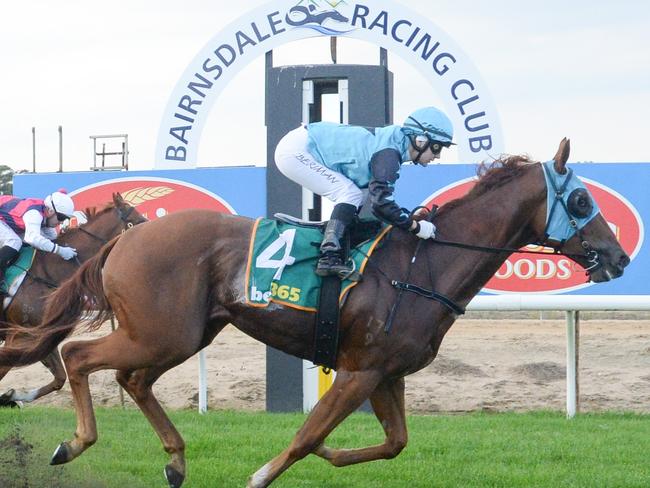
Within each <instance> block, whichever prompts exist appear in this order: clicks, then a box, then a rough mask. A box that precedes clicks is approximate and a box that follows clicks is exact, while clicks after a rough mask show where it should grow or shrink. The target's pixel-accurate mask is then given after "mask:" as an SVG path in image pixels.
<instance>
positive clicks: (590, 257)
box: [369, 161, 602, 334]
mask: <svg viewBox="0 0 650 488" xmlns="http://www.w3.org/2000/svg"><path fill="white" fill-rule="evenodd" d="M549 163H551V164H552V161H551V162H549ZM549 163H546V164H542V167H543V168H544V170H543V171H544V172H545V180H546V182H547V191H548V190H549V189H548V183H549V182H550V183H551V188H552V190H553V195H554V196H555V198H554V200H553V203H552V205H551V210H550V211H549V212H548V215H547V217H546V227H545V229H544V237H543V238H542V239H538V240H537V242H536V243H535V244H538V245H541V246H545V245H546V244H547V243H548V240H549V238H550V236H549V231H550V227H551V222H553V220H552V218H553V216H554V213H555V210H556V209H557V208H558V207H561V208H562V209H564V212H565V214H566V217H567V219H568V224H569V226H570V227H571V229H572V230H573V234H576V235H577V236H578V238H579V239H580V243H581V245H582V249H583V250H584V254H574V253H566V252H563V251H562V248H563V247H564V244H565V243H566V242H567V241H568V239H565V240H562V241H560V246H559V247H554V246H550V247H552V249H553V254H556V255H558V254H559V255H563V256H567V257H569V258H572V259H575V258H578V259H579V258H583V257H584V258H586V259H587V261H588V262H589V263H591V265H590V266H589V267H588V268H585V271H586V272H587V274H591V272H593V271H594V270H596V269H598V268H599V267H600V266H601V265H602V264H601V263H600V260H599V255H598V252H597V251H596V250H595V249H594V248H593V247H592V246H591V244H590V243H589V241H587V239H586V238H585V237H584V233H583V232H582V229H583V228H584V225H583V226H582V227H581V226H580V225H579V224H578V221H577V220H576V216H575V215H574V214H573V213H572V211H571V210H570V209H569V206H568V205H567V203H566V199H565V194H566V192H567V190H568V188H569V184H570V183H571V181H572V180H571V179H572V178H573V176H574V174H573V171H572V170H571V169H569V170H568V171H567V173H566V175H565V177H564V181H563V182H562V183H561V184H560V185H559V186H558V185H557V184H556V182H555V180H554V178H553V177H552V175H550V174H549V173H548V172H550V171H551V170H550V169H549V168H548V167H547V165H549V166H550V164H549ZM578 186H579V185H578ZM574 191H575V190H574ZM558 202H560V205H558ZM547 205H548V204H547ZM423 208H426V207H416V208H415V209H413V211H412V212H411V217H413V216H414V214H415V213H416V212H417V211H418V210H420V209H423ZM427 210H428V209H427ZM434 216H435V209H434V211H432V212H430V213H429V215H428V216H427V220H429V221H432V220H433V217H434ZM585 225H586V224H585ZM573 234H572V235H571V236H570V237H573ZM423 242H424V241H423V240H422V239H418V243H417V245H416V247H415V251H414V253H413V257H412V258H411V261H410V263H409V266H408V270H407V274H406V280H405V281H398V280H395V279H392V278H390V277H389V276H388V275H387V274H386V273H385V272H384V271H383V270H381V269H379V267H378V266H375V268H376V269H377V270H378V271H379V273H380V274H382V275H384V276H385V277H386V278H388V279H389V280H390V283H391V285H392V286H393V287H394V288H396V289H397V290H399V292H398V295H397V298H396V300H395V303H394V304H393V306H392V307H391V310H390V312H389V315H388V318H387V320H386V323H385V325H384V332H386V333H387V334H388V333H389V332H390V329H391V327H392V324H393V320H394V318H395V315H396V313H397V309H398V307H399V304H400V302H401V299H402V294H403V292H404V291H408V292H412V293H415V294H417V295H420V296H422V297H425V298H428V299H431V300H434V301H437V302H438V303H440V304H442V305H443V306H445V307H446V308H447V309H449V310H450V311H451V312H452V313H454V314H455V315H462V314H463V313H465V308H464V307H462V306H460V305H458V304H457V303H455V302H454V301H453V300H452V299H450V298H449V297H447V296H445V295H442V294H441V293H438V292H436V291H434V290H427V289H426V288H422V287H420V286H417V285H414V284H412V283H409V282H408V280H409V278H410V276H411V270H412V268H413V266H414V265H415V263H416V260H417V257H418V252H419V250H420V247H421V246H422V243H423ZM427 242H431V243H432V244H434V245H441V246H450V247H457V248H461V249H468V250H472V251H479V252H488V253H494V254H501V253H509V254H514V253H519V254H542V255H546V256H548V254H549V253H548V252H544V251H529V250H525V249H524V250H522V249H516V248H509V247H494V246H479V245H474V244H466V243H463V242H454V241H445V240H441V239H438V238H434V239H429V240H428V241H427ZM427 249H428V247H427ZM369 262H370V261H369ZM425 263H426V266H427V268H428V272H429V273H428V274H429V279H430V281H431V284H432V285H433V283H434V277H433V274H432V270H431V267H430V265H429V259H425ZM373 264H374V263H373Z"/></svg>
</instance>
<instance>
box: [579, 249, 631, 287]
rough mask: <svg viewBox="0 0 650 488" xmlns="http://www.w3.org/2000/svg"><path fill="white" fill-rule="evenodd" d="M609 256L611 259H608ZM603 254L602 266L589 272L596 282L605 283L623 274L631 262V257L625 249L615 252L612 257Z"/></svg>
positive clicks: (591, 278)
mask: <svg viewBox="0 0 650 488" xmlns="http://www.w3.org/2000/svg"><path fill="white" fill-rule="evenodd" d="M607 258H609V259H607ZM607 258H605V256H601V260H602V261H601V266H600V267H598V269H596V270H594V272H593V273H590V274H589V278H590V280H591V281H593V282H594V283H604V282H606V281H610V280H614V279H616V278H620V277H621V276H623V271H624V269H625V267H626V266H627V265H628V264H630V257H629V256H628V255H627V254H625V252H623V251H619V252H617V253H615V254H614V255H613V256H611V258H610V257H609V256H607Z"/></svg>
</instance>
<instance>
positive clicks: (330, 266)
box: [316, 253, 361, 281]
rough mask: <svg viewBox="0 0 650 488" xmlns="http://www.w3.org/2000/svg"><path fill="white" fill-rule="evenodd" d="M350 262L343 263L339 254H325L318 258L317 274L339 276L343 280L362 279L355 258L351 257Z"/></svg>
mask: <svg viewBox="0 0 650 488" xmlns="http://www.w3.org/2000/svg"><path fill="white" fill-rule="evenodd" d="M348 263H350V264H349V265H348ZM348 263H343V260H342V259H341V257H340V256H339V255H338V254H334V253H331V254H324V255H323V256H321V258H320V259H319V260H318V265H317V266H316V274H317V275H318V276H322V277H325V276H338V277H339V279H341V280H350V281H361V274H360V273H359V272H358V271H357V270H356V263H355V262H354V260H353V259H349V260H348Z"/></svg>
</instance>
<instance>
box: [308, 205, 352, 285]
mask: <svg viewBox="0 0 650 488" xmlns="http://www.w3.org/2000/svg"><path fill="white" fill-rule="evenodd" d="M356 214H357V207H356V206H354V205H352V204H349V203H338V204H336V206H335V207H334V210H332V217H331V218H330V220H329V222H327V227H325V237H324V238H323V243H322V244H321V246H320V252H321V257H320V259H319V260H318V265H317V266H316V274H317V275H318V276H330V275H345V274H346V273H350V272H351V271H352V268H351V267H350V266H349V265H348V264H347V263H345V262H343V259H344V256H343V253H344V252H345V250H344V249H343V246H342V244H341V239H343V236H344V235H345V232H346V230H347V229H348V226H349V225H350V224H351V223H352V220H354V216H355V215H356Z"/></svg>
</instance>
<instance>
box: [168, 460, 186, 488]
mask: <svg viewBox="0 0 650 488" xmlns="http://www.w3.org/2000/svg"><path fill="white" fill-rule="evenodd" d="M165 478H166V479H167V483H169V488H180V486H181V485H182V484H183V481H184V480H185V475H183V474H181V473H179V472H178V471H177V470H176V468H174V467H172V465H171V464H168V465H167V466H165Z"/></svg>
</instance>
